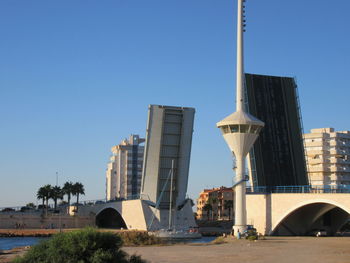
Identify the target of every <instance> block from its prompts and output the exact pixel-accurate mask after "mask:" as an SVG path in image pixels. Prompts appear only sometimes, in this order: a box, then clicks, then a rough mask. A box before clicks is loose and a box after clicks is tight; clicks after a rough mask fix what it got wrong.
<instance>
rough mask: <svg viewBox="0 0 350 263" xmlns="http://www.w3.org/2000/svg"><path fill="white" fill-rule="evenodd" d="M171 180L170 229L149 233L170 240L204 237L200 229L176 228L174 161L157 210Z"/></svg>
mask: <svg viewBox="0 0 350 263" xmlns="http://www.w3.org/2000/svg"><path fill="white" fill-rule="evenodd" d="M169 180H170V202H169V222H168V228H167V229H159V230H156V231H152V232H149V233H150V234H151V235H154V236H156V237H159V238H162V239H169V240H181V239H183V240H185V239H197V238H201V237H202V235H201V234H200V233H199V232H198V227H190V228H189V229H176V227H175V225H176V224H175V222H174V220H175V218H176V215H175V214H176V210H177V208H176V207H175V209H174V208H173V181H174V160H172V162H171V170H170V172H169V175H168V177H167V179H166V182H165V184H164V186H163V189H162V191H161V194H160V197H159V200H158V202H157V204H156V206H155V208H156V209H158V207H159V204H160V200H161V199H162V197H163V194H164V191H165V188H166V186H167V184H168V181H169ZM154 217H155V214H153V217H152V220H151V223H150V225H149V228H151V226H152V224H153V220H154Z"/></svg>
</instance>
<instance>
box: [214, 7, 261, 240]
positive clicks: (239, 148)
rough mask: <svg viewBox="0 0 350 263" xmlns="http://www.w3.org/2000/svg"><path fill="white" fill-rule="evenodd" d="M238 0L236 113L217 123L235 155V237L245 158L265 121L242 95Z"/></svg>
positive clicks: (241, 223)
mask: <svg viewBox="0 0 350 263" xmlns="http://www.w3.org/2000/svg"><path fill="white" fill-rule="evenodd" d="M237 1H238V8H237V9H238V16H237V72H236V73H237V76H236V91H237V93H236V112H234V113H232V114H231V115H229V116H227V117H226V118H225V119H223V120H222V121H220V122H218V123H217V124H216V125H217V127H218V128H220V130H221V132H222V134H223V137H224V139H225V141H226V143H227V144H228V146H229V148H230V150H231V151H232V153H233V154H234V155H235V158H236V167H237V168H236V179H235V183H234V184H233V190H234V192H235V221H234V226H233V230H234V233H235V235H236V236H238V232H240V233H242V232H243V231H244V230H246V228H247V215H246V181H247V180H248V179H247V178H246V176H245V174H244V173H245V158H246V156H247V154H248V152H249V151H250V149H251V148H252V146H253V144H254V142H255V141H256V139H257V138H258V136H259V132H260V130H261V129H262V128H263V127H264V123H263V122H262V121H260V120H258V119H257V118H255V117H253V116H252V115H250V114H249V113H247V112H246V109H245V104H244V102H245V98H244V88H245V87H244V63H243V61H244V60H243V32H244V31H245V30H244V27H245V24H244V22H245V20H244V13H245V10H244V2H245V1H246V0H237Z"/></svg>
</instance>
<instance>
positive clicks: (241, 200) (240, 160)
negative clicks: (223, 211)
mask: <svg viewBox="0 0 350 263" xmlns="http://www.w3.org/2000/svg"><path fill="white" fill-rule="evenodd" d="M236 167H237V168H236V180H237V181H239V182H241V183H239V184H238V185H236V186H235V188H234V192H235V224H234V226H233V231H234V235H235V236H236V237H238V231H239V232H240V233H241V234H242V233H243V232H244V231H245V230H246V229H247V214H246V192H245V191H246V189H245V188H246V181H245V180H244V176H245V175H244V170H245V158H244V157H242V156H238V155H237V156H236Z"/></svg>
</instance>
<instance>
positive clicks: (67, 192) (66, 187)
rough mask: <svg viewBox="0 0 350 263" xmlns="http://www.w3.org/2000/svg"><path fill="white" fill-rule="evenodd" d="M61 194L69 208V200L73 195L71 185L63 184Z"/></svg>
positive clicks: (70, 183) (68, 183)
mask: <svg viewBox="0 0 350 263" xmlns="http://www.w3.org/2000/svg"><path fill="white" fill-rule="evenodd" d="M62 190H63V193H64V194H65V195H67V202H68V207H69V206H70V198H71V196H72V193H73V183H72V182H65V184H64V186H63V188H62Z"/></svg>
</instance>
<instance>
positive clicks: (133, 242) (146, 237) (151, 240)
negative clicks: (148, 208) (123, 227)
mask: <svg viewBox="0 0 350 263" xmlns="http://www.w3.org/2000/svg"><path fill="white" fill-rule="evenodd" d="M118 235H119V236H120V237H121V238H122V240H123V244H124V245H125V246H143V245H156V244H161V243H162V241H161V239H160V238H159V237H156V236H154V235H150V234H148V233H147V232H146V231H122V232H119V233H118Z"/></svg>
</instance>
